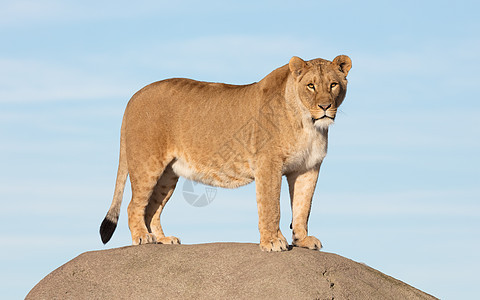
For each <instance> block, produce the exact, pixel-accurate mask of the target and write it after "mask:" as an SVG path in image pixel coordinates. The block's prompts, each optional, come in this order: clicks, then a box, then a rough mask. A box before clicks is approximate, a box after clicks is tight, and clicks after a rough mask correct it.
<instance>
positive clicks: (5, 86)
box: [0, 59, 131, 103]
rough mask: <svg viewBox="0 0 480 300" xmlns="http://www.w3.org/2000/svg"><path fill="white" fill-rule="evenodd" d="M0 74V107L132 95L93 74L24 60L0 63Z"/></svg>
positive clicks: (123, 87)
mask: <svg viewBox="0 0 480 300" xmlns="http://www.w3.org/2000/svg"><path fill="white" fill-rule="evenodd" d="M0 70H2V71H1V73H0V82H1V86H2V88H1V89H0V103H19V102H24V103H28V102H42V101H59V100H85V99H99V98H106V97H125V95H127V94H128V93H129V92H130V93H131V91H130V90H129V89H128V87H126V86H125V84H124V83H122V82H117V83H116V82H112V80H109V79H108V77H107V76H102V75H100V74H97V73H96V70H91V71H90V72H86V71H84V70H80V69H75V68H70V67H67V66H59V65H56V64H53V63H47V62H41V61H35V60H27V59H25V60H20V59H11V60H8V59H1V60H0Z"/></svg>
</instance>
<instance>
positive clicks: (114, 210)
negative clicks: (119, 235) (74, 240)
mask: <svg viewBox="0 0 480 300" xmlns="http://www.w3.org/2000/svg"><path fill="white" fill-rule="evenodd" d="M125 115H126V114H124V115H123V120H122V129H121V132H120V158H119V163H118V171H117V181H116V183H115V193H114V195H113V201H112V204H111V206H110V209H109V210H108V212H107V215H106V216H105V219H103V222H102V225H100V237H101V238H102V242H103V243H104V244H106V243H107V242H108V241H109V240H110V238H111V237H112V235H113V232H114V231H115V228H117V222H118V216H119V215H120V207H121V205H122V199H123V190H124V188H125V182H126V181H127V175H128V167H127V153H126V152H127V150H126V144H125V126H126V125H125Z"/></svg>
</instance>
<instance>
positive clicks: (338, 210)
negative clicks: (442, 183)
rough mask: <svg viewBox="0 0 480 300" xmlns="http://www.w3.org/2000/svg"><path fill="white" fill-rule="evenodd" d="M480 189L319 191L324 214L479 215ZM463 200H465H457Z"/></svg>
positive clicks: (320, 205)
mask: <svg viewBox="0 0 480 300" xmlns="http://www.w3.org/2000/svg"><path fill="white" fill-rule="evenodd" d="M475 195H477V196H478V195H480V190H479V189H462V190H446V189H438V190H411V191H398V192H396V191H392V192H386V193H374V192H372V193H370V192H369V193H364V194H361V193H360V194H359V193H341V192H338V193H323V194H322V193H320V194H319V195H317V196H316V197H318V199H317V200H318V202H319V203H318V204H317V205H318V206H319V207H321V208H322V209H321V211H320V212H319V213H321V214H341V215H356V216H361V215H364V216H365V215H367V216H368V215H381V216H389V215H390V216H393V215H404V216H439V215H444V216H455V217H462V216H464V217H479V216H480V203H478V202H477V201H475V199H474V197H475ZM457 199H462V201H457Z"/></svg>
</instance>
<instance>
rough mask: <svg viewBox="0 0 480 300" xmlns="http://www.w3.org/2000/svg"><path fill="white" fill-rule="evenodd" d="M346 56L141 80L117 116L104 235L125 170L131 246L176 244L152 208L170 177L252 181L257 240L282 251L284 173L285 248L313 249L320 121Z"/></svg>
mask: <svg viewBox="0 0 480 300" xmlns="http://www.w3.org/2000/svg"><path fill="white" fill-rule="evenodd" d="M351 67H352V62H351V60H350V58H349V57H348V56H345V55H339V56H337V57H335V59H334V60H333V61H331V62H330V61H328V60H324V59H320V58H318V59H314V60H310V61H303V60H302V59H301V58H299V57H295V56H294V57H292V59H291V60H290V62H289V63H288V64H287V65H284V66H283V67H280V68H278V69H276V70H274V71H273V72H271V73H270V74H268V75H267V76H266V77H265V78H263V79H262V80H261V81H259V82H256V83H252V84H248V85H229V84H223V83H209V82H199V81H194V80H190V79H184V78H173V79H167V80H163V81H159V82H155V83H152V84H150V85H147V86H146V87H144V88H142V89H141V90H140V91H138V92H137V93H136V94H135V95H133V97H132V98H131V99H130V101H129V103H128V105H127V108H126V109H125V114H124V116H123V122H122V128H121V137H120V159H119V166H118V173H117V180H116V186H115V193H114V197H113V201H112V204H111V207H110V209H109V211H108V213H107V215H106V217H105V219H104V220H103V222H102V225H101V227H100V235H101V238H102V241H103V243H107V242H108V241H109V240H110V238H111V237H112V234H113V232H114V230H115V228H116V226H117V221H118V216H119V212H120V205H121V202H122V197H123V189H124V187H125V181H126V179H127V175H128V174H129V175H130V182H131V186H132V200H131V202H130V204H129V205H128V225H129V227H130V231H131V234H132V241H133V244H134V245H138V244H148V243H162V244H179V243H180V240H179V239H178V238H176V237H173V236H169V237H166V236H165V235H164V233H163V230H162V226H161V225H160V214H161V213H162V209H163V207H164V206H165V204H166V203H167V201H168V200H169V199H170V197H171V196H172V193H173V190H174V189H175V186H176V183H177V181H178V178H179V176H183V177H185V178H188V179H190V180H194V181H197V182H201V183H204V184H208V185H212V186H218V187H224V188H236V187H239V186H242V185H246V184H248V183H250V182H252V181H254V180H255V182H256V195H257V206H258V227H259V230H260V248H261V249H262V250H264V251H283V250H287V248H288V243H287V241H286V239H285V237H284V236H283V234H282V233H281V231H280V228H279V222H280V203H279V202H280V201H279V198H280V187H281V183H282V176H283V175H285V176H286V177H287V180H288V185H289V190H290V200H291V207H292V224H291V229H293V242H292V243H293V246H298V247H305V248H309V249H320V248H322V244H321V243H320V241H319V240H318V239H317V238H315V237H314V236H308V235H307V222H308V217H309V214H310V207H311V201H312V197H313V193H314V190H315V185H316V183H317V178H318V172H319V169H320V165H321V163H322V160H323V158H324V157H325V155H326V154H327V138H328V126H329V125H331V124H332V123H333V121H334V119H335V115H336V113H337V108H338V107H339V106H340V104H342V101H343V99H344V98H345V93H346V91H347V79H346V76H347V74H348V72H349V71H350V68H351Z"/></svg>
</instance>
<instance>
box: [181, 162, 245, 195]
mask: <svg viewBox="0 0 480 300" xmlns="http://www.w3.org/2000/svg"><path fill="white" fill-rule="evenodd" d="M172 169H173V171H174V172H175V174H176V175H177V176H182V177H184V178H186V179H189V180H193V181H197V182H200V183H203V184H206V185H211V186H217V187H223V188H237V187H240V186H242V185H246V184H249V183H251V182H252V181H253V176H251V175H250V174H249V172H248V171H247V170H245V169H240V170H239V169H238V167H235V166H233V165H223V166H221V167H220V168H218V167H210V168H206V167H205V166H201V165H197V164H192V163H189V162H187V161H186V160H184V159H182V158H177V159H176V160H175V162H173V164H172Z"/></svg>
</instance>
